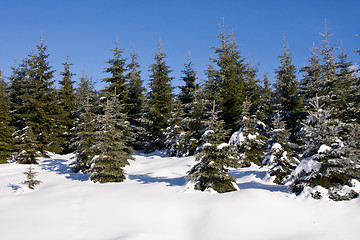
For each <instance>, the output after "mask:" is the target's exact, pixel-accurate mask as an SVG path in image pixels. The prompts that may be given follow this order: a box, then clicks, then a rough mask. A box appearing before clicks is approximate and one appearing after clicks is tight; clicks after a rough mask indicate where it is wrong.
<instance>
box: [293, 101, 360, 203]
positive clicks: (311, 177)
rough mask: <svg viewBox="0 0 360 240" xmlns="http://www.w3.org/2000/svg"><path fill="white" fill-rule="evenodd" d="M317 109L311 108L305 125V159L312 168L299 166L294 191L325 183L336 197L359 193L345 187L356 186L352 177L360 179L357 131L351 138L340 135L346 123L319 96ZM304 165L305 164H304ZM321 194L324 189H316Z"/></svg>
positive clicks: (323, 185)
mask: <svg viewBox="0 0 360 240" xmlns="http://www.w3.org/2000/svg"><path fill="white" fill-rule="evenodd" d="M312 106H313V108H314V110H313V111H311V112H309V117H308V120H307V124H306V125H305V128H304V135H303V136H304V137H303V141H304V142H306V145H305V146H304V148H305V151H304V153H303V154H302V162H303V163H304V162H306V163H307V165H308V166H310V169H306V168H305V169H302V168H301V165H299V167H298V168H299V169H296V170H295V171H294V172H295V174H293V177H294V179H293V180H292V184H291V188H290V189H291V191H293V192H295V193H296V194H300V193H301V192H302V191H303V190H304V188H305V187H310V188H313V187H316V186H322V187H324V188H326V189H328V195H329V197H330V198H331V199H333V200H346V199H351V198H354V197H357V196H358V193H356V192H354V190H351V191H345V192H344V191H343V188H344V186H347V187H352V180H353V179H356V180H358V181H359V179H360V168H358V166H359V162H360V161H359V158H358V155H357V156H356V154H357V153H358V146H356V145H355V147H354V143H355V141H356V139H358V137H356V135H358V133H357V134H354V136H353V137H351V138H349V140H347V141H343V140H342V139H341V138H340V137H339V132H340V131H342V124H341V122H339V121H338V120H335V119H331V113H330V110H327V109H325V108H324V105H320V103H319V98H316V99H315V100H314V102H313V103H312ZM302 165H304V164H302ZM312 194H313V197H315V198H319V197H320V196H321V194H320V192H318V191H315V192H313V193H312Z"/></svg>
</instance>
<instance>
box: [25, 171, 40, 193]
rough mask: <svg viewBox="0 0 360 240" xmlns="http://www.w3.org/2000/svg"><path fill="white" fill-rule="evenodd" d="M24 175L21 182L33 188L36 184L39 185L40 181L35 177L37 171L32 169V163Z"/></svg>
mask: <svg viewBox="0 0 360 240" xmlns="http://www.w3.org/2000/svg"><path fill="white" fill-rule="evenodd" d="M24 174H25V176H26V180H25V181H24V182H22V183H23V184H26V185H27V186H28V188H29V189H31V190H34V189H35V186H36V185H39V184H40V183H41V181H39V180H37V179H36V178H35V177H36V175H37V172H35V171H33V167H32V165H30V167H29V169H28V171H27V172H24Z"/></svg>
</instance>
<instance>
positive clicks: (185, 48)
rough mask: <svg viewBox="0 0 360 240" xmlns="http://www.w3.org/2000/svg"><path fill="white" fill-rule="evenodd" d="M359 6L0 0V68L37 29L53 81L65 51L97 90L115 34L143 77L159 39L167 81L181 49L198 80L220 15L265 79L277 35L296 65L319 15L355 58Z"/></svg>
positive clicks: (321, 27)
mask: <svg viewBox="0 0 360 240" xmlns="http://www.w3.org/2000/svg"><path fill="white" fill-rule="evenodd" d="M359 9H360V1H358V0H342V1H339V0H337V1H334V0H311V1H309V0H302V1H289V0H287V1H283V0H278V1H266V0H264V1H263V0H258V1H254V0H253V1H251V0H238V1H235V0H223V1H214V0H206V1H205V0H204V1H200V0H192V1H189V0H183V1H177V0H168V1H165V0H153V1H149V0H132V1H130V0H128V1H126V0H123V1H115V0H103V1H100V0H99V1H94V0H86V1H85V0H62V1H51V0H47V1H45V0H32V1H31V0H27V1H26V0H22V1H21V0H0V23H1V25H0V26H1V30H0V36H1V37H0V69H1V70H2V71H3V72H4V75H5V77H8V76H10V75H11V66H13V65H14V61H15V60H16V62H17V63H19V62H20V61H21V60H22V59H24V58H25V57H27V56H28V55H29V53H30V52H31V50H32V48H33V46H34V45H36V44H39V42H40V36H41V35H42V36H43V39H44V43H45V44H46V45H47V50H48V51H47V52H48V53H49V54H50V57H49V62H50V65H51V66H53V68H54V69H55V70H56V74H55V78H56V79H57V80H59V79H60V75H59V73H60V72H61V71H62V70H63V66H62V63H63V62H64V61H65V59H66V56H67V55H69V56H70V57H69V62H71V63H73V66H72V71H73V72H74V73H76V75H75V77H74V79H75V80H76V81H78V80H79V78H80V77H81V76H82V74H87V75H88V76H89V77H91V78H92V79H93V80H94V81H95V82H96V85H95V86H96V88H97V89H101V88H102V87H103V86H104V83H103V82H102V81H101V79H103V78H105V77H108V76H109V75H108V74H107V73H104V69H105V68H106V67H107V64H106V63H105V62H106V61H107V60H108V59H109V58H111V57H112V53H111V51H110V50H111V49H113V48H114V47H115V42H116V41H118V43H119V47H120V48H123V49H124V57H126V58H127V59H128V60H129V58H130V57H129V53H130V51H131V50H132V48H133V47H134V48H135V50H136V52H137V53H138V54H139V56H140V59H139V63H140V66H141V70H142V78H143V80H144V81H145V84H146V83H147V81H148V79H149V74H150V73H149V65H151V64H152V63H154V59H153V57H154V53H155V52H156V51H157V44H158V42H159V39H160V38H161V41H162V44H163V49H164V52H165V53H166V55H167V59H166V62H167V64H168V65H169V66H170V68H171V69H172V70H173V72H172V73H171V76H172V77H174V81H173V83H172V84H173V86H178V85H181V84H182V83H183V82H182V81H181V76H182V72H181V71H182V70H183V69H184V64H185V63H186V62H187V55H188V52H190V53H191V58H192V61H193V62H194V63H195V64H196V69H197V72H198V76H199V79H200V80H201V81H203V80H204V79H205V78H206V76H205V74H204V71H205V70H206V68H207V65H208V64H209V57H210V56H212V57H216V55H215V52H214V50H213V49H212V47H214V46H218V39H217V35H218V34H219V30H220V28H219V24H221V23H222V21H223V19H224V20H225V24H226V25H227V26H228V29H229V31H233V32H234V34H235V40H236V42H237V43H238V44H239V45H240V52H241V56H242V57H244V58H245V60H246V61H251V63H252V64H253V65H258V69H259V71H258V78H259V79H262V78H263V75H264V74H265V73H266V74H268V76H269V78H270V80H271V81H272V82H273V81H274V69H276V68H277V67H278V65H279V59H278V56H279V55H281V54H282V40H283V37H284V36H285V40H286V42H287V43H288V46H289V48H290V50H291V52H292V53H293V63H294V64H295V66H296V67H297V68H300V67H302V66H304V64H306V63H307V58H308V57H309V56H310V48H311V47H312V46H313V43H314V44H315V46H320V45H321V43H322V40H323V37H322V36H321V35H320V34H319V33H324V31H325V24H324V23H325V19H327V28H328V31H329V32H331V33H334V35H333V36H332V37H331V38H330V41H331V44H336V45H337V46H340V45H341V43H342V44H343V46H344V48H345V52H346V53H348V54H349V60H351V61H352V62H353V63H356V64H358V63H359V62H360V55H358V54H355V53H354V51H355V50H358V49H360V36H356V35H357V34H359V33H360V14H359V13H358V11H359ZM299 78H301V74H299Z"/></svg>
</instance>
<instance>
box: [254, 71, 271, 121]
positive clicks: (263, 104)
mask: <svg viewBox="0 0 360 240" xmlns="http://www.w3.org/2000/svg"><path fill="white" fill-rule="evenodd" d="M260 92H261V94H260V95H259V96H260V103H259V106H258V109H257V113H256V117H257V118H258V119H259V120H260V121H262V122H263V123H264V124H265V126H266V127H267V128H270V127H271V124H272V119H273V115H274V110H275V109H274V101H273V99H274V92H273V90H272V89H271V85H270V83H269V78H268V76H267V75H266V74H265V75H264V79H263V86H262V87H261V90H260Z"/></svg>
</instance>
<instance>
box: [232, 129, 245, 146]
mask: <svg viewBox="0 0 360 240" xmlns="http://www.w3.org/2000/svg"><path fill="white" fill-rule="evenodd" d="M245 140H246V138H245V136H244V133H243V132H242V131H239V132H234V133H233V135H232V136H231V138H230V140H229V144H230V145H235V146H241V145H242V144H243V143H244V142H245Z"/></svg>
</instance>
